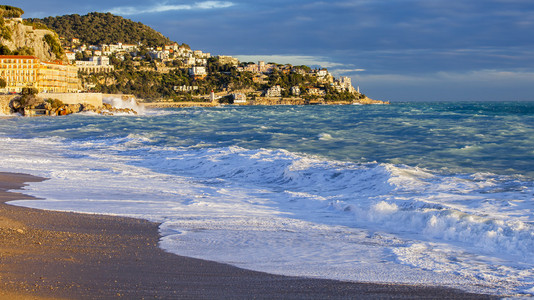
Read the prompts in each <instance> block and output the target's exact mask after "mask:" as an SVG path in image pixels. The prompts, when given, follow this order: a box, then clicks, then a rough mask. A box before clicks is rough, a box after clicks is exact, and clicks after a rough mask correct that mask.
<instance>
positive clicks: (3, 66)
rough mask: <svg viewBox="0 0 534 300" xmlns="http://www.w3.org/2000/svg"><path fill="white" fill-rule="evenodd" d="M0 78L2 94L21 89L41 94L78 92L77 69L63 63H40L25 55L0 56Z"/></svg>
mask: <svg viewBox="0 0 534 300" xmlns="http://www.w3.org/2000/svg"><path fill="white" fill-rule="evenodd" d="M0 78H2V79H4V80H5V81H6V87H5V88H4V89H3V91H4V92H7V93H10V92H15V93H19V92H21V91H22V89H23V88H28V87H29V88H37V90H39V92H40V93H42V92H55V93H69V92H77V91H78V90H79V88H78V87H79V79H78V69H77V68H76V67H75V66H72V65H68V64H65V63H63V62H59V61H58V62H41V61H40V59H39V58H37V57H34V56H25V55H0Z"/></svg>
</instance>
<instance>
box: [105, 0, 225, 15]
mask: <svg viewBox="0 0 534 300" xmlns="http://www.w3.org/2000/svg"><path fill="white" fill-rule="evenodd" d="M234 5H235V4H234V3H233V2H228V1H203V2H196V3H194V4H168V3H160V4H156V5H154V6H149V7H134V6H122V7H115V8H112V9H111V10H110V11H109V12H111V13H113V14H116V15H139V14H148V13H162V12H169V11H180V10H207V9H220V8H228V7H232V6H234Z"/></svg>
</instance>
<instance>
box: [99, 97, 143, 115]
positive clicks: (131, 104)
mask: <svg viewBox="0 0 534 300" xmlns="http://www.w3.org/2000/svg"><path fill="white" fill-rule="evenodd" d="M102 102H103V103H107V104H109V105H111V106H112V107H114V108H117V109H131V110H133V111H135V112H137V113H138V114H144V113H145V107H144V105H142V104H139V103H137V101H136V100H135V98H131V97H129V98H127V99H123V98H119V97H106V98H103V99H102Z"/></svg>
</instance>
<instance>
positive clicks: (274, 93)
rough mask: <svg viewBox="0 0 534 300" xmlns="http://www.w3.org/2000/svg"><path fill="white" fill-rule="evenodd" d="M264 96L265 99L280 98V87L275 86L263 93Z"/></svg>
mask: <svg viewBox="0 0 534 300" xmlns="http://www.w3.org/2000/svg"><path fill="white" fill-rule="evenodd" d="M265 96H267V97H281V96H282V87H280V86H279V85H275V86H273V87H271V88H269V89H268V90H267V92H265Z"/></svg>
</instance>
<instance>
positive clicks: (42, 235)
mask: <svg viewBox="0 0 534 300" xmlns="http://www.w3.org/2000/svg"><path fill="white" fill-rule="evenodd" d="M42 180H44V179H43V178H38V177H34V176H30V175H25V174H14V173H0V202H1V204H0V298H1V299H28V298H29V299H109V298H124V299H145V298H146V299H149V298H154V299H355V298H358V299H365V298H369V299H377V298H397V299H400V298H406V299H414V298H424V299H429V298H435V299H438V298H439V299H444V298H455V299H487V298H491V297H489V296H486V295H476V294H468V293H464V292H461V291H458V290H453V289H445V288H439V287H421V286H405V285H390V284H372V283H350V282H341V281H334V280H323V279H307V278H296V277H286V276H278V275H271V274H266V273H261V272H254V271H248V270H243V269H239V268H236V267H233V266H229V265H225V264H221V263H216V262H210V261H203V260H198V259H193V258H188V257H181V256H177V255H173V254H169V253H166V252H164V251H163V250H161V249H160V248H158V239H159V234H158V224H156V223H151V222H148V221H144V220H137V219H130V218H119V217H110V216H101V215H86V214H75V213H62V212H52V211H42V210H35V209H28V208H23V207H16V206H12V205H7V204H5V202H6V201H10V200H20V199H32V197H30V196H27V195H24V194H22V193H18V192H17V191H13V190H20V189H21V188H23V187H24V185H25V183H27V182H38V181H42ZM8 190H9V192H8ZM21 192H23V190H22V191H21ZM58 192H60V191H58Z"/></svg>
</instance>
